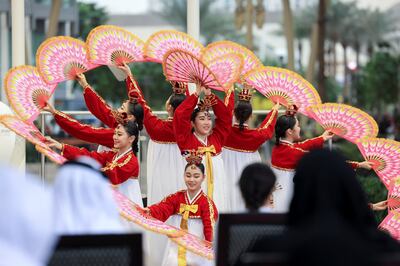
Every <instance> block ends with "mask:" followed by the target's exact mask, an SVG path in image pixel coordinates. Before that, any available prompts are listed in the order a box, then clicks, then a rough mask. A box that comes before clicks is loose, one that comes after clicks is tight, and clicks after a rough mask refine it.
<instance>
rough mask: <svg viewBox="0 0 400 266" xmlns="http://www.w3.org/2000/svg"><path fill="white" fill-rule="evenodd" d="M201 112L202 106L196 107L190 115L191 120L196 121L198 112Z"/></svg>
mask: <svg viewBox="0 0 400 266" xmlns="http://www.w3.org/2000/svg"><path fill="white" fill-rule="evenodd" d="M200 112H201V110H200V108H198V107H197V108H195V109H194V110H193V112H192V115H191V116H190V121H192V122H193V123H194V121H195V120H196V116H197V114H198V113H200Z"/></svg>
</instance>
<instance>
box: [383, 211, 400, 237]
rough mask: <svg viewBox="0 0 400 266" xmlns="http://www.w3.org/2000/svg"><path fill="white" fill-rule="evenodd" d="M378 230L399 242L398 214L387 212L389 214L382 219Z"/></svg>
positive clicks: (399, 219) (399, 221)
mask: <svg viewBox="0 0 400 266" xmlns="http://www.w3.org/2000/svg"><path fill="white" fill-rule="evenodd" d="M379 228H380V229H381V230H384V231H387V232H388V233H389V234H390V235H391V236H392V237H393V238H395V239H397V240H400V213H399V212H397V211H389V214H388V215H387V216H386V218H385V219H383V221H382V222H381V224H380V225H379Z"/></svg>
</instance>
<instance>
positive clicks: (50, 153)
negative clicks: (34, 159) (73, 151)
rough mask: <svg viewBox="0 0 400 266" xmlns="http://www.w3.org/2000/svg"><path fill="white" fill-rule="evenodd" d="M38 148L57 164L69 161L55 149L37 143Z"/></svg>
mask: <svg viewBox="0 0 400 266" xmlns="http://www.w3.org/2000/svg"><path fill="white" fill-rule="evenodd" d="M35 148H36V150H37V151H38V152H40V153H42V154H44V155H45V156H46V157H47V158H49V159H50V160H51V161H53V162H55V163H56V164H63V163H65V162H66V161H67V159H65V157H64V156H61V155H60V154H58V153H57V152H55V151H53V150H52V149H50V148H44V147H42V146H39V145H36V146H35Z"/></svg>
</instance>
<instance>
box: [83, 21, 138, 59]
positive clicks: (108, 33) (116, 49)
mask: <svg viewBox="0 0 400 266" xmlns="http://www.w3.org/2000/svg"><path fill="white" fill-rule="evenodd" d="M86 44H87V49H88V55H89V60H90V62H92V63H93V64H99V65H117V66H120V65H123V64H124V63H130V62H134V61H144V54H143V47H144V42H143V41H142V40H141V39H140V38H139V37H138V36H136V35H135V34H133V33H131V32H129V31H127V30H125V29H123V28H120V27H117V26H111V25H102V26H98V27H96V28H94V29H93V30H91V31H90V33H89V35H88V37H87V39H86Z"/></svg>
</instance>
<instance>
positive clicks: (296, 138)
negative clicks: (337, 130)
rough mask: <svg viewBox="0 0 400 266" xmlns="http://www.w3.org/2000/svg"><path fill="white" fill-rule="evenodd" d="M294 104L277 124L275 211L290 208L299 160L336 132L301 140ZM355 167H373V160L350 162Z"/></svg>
mask: <svg viewBox="0 0 400 266" xmlns="http://www.w3.org/2000/svg"><path fill="white" fill-rule="evenodd" d="M296 112H297V108H296V106H292V107H291V108H289V110H288V111H287V112H286V114H285V115H282V116H280V117H279V118H278V120H277V122H276V125H275V137H276V145H275V146H274V147H273V149H272V155H271V166H272V170H273V171H274V173H275V175H276V184H277V185H276V188H275V191H274V192H273V208H274V212H287V211H288V209H289V204H290V201H291V199H292V194H293V176H294V171H295V168H296V166H297V163H298V162H299V160H300V159H301V158H302V157H303V156H304V154H306V153H308V152H309V151H310V150H312V149H320V148H322V147H323V144H324V142H325V141H327V140H329V139H331V138H332V137H333V134H332V133H331V132H329V131H325V132H324V133H323V134H322V135H321V136H319V137H316V138H312V139H308V140H305V141H300V139H301V138H300V130H301V128H300V125H299V121H298V120H297V118H296V116H295V114H296ZM349 163H350V165H351V167H352V168H353V169H356V168H365V169H371V164H370V163H369V162H366V161H365V162H361V163H358V162H349Z"/></svg>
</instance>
